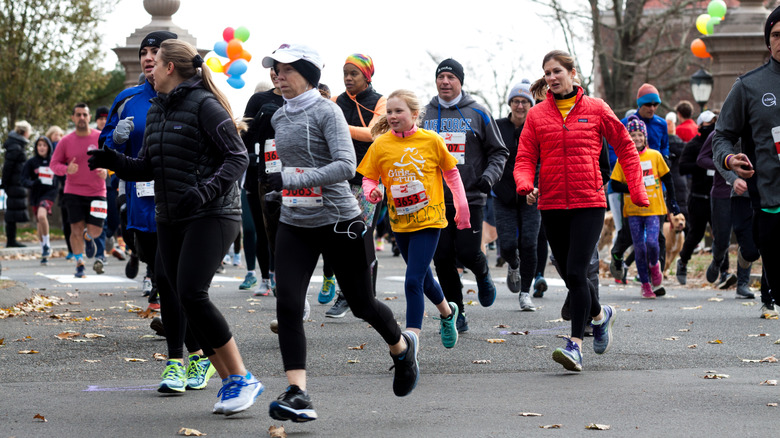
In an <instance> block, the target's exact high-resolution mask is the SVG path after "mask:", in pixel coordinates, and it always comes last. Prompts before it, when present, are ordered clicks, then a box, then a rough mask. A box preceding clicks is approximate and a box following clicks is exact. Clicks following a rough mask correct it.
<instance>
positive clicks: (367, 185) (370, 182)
mask: <svg viewBox="0 0 780 438" xmlns="http://www.w3.org/2000/svg"><path fill="white" fill-rule="evenodd" d="M377 186H379V181H377V180H375V179H371V178H366V177H365V176H364V177H363V195H365V197H366V199H367V200H368V202H370V203H372V204H378V203H379V202H380V201H382V197H383V194H382V191H381V190H379V189H378V188H377Z"/></svg>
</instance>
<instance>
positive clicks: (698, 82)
mask: <svg viewBox="0 0 780 438" xmlns="http://www.w3.org/2000/svg"><path fill="white" fill-rule="evenodd" d="M712 84H713V80H712V75H711V74H709V73H707V72H706V71H705V70H704V69H703V68H700V69H699V71H697V72H696V73H694V74H693V75H692V76H691V93H692V94H693V100H695V101H696V103H698V104H699V108H700V110H701V112H704V105H706V104H707V101H708V100H710V94H712Z"/></svg>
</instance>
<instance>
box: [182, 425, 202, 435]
mask: <svg viewBox="0 0 780 438" xmlns="http://www.w3.org/2000/svg"><path fill="white" fill-rule="evenodd" d="M179 435H184V436H206V434H205V433H203V432H201V431H199V430H197V429H190V428H189V427H182V428H181V429H179Z"/></svg>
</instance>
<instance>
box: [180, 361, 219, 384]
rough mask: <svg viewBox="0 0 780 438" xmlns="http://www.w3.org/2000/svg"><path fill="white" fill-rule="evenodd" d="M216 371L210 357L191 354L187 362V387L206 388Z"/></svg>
mask: <svg viewBox="0 0 780 438" xmlns="http://www.w3.org/2000/svg"><path fill="white" fill-rule="evenodd" d="M216 371H217V369H216V368H214V365H212V364H211V361H210V360H209V359H208V358H206V357H200V356H199V355H197V354H191V355H190V356H189V362H188V363H187V389H203V388H205V387H206V385H208V384H209V379H211V376H213V375H214V373H215V372H216Z"/></svg>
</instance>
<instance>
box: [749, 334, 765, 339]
mask: <svg viewBox="0 0 780 438" xmlns="http://www.w3.org/2000/svg"><path fill="white" fill-rule="evenodd" d="M764 336H769V334H768V333H759V334H757V335H748V337H749V338H763V337H764Z"/></svg>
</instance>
